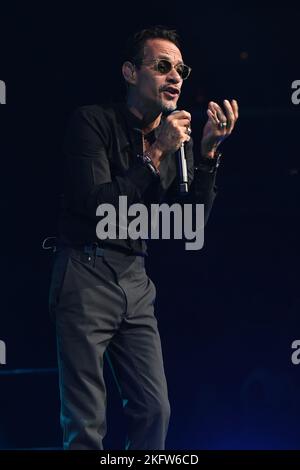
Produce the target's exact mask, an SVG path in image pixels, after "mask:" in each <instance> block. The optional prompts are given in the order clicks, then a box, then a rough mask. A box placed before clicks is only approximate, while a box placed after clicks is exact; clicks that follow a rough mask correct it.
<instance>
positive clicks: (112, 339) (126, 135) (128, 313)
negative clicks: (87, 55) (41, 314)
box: [50, 27, 238, 449]
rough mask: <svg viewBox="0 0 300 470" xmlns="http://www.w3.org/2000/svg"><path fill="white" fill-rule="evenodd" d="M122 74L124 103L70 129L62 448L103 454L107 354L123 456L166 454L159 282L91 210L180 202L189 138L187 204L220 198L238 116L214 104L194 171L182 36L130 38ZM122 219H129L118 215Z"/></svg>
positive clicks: (80, 113)
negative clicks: (123, 434)
mask: <svg viewBox="0 0 300 470" xmlns="http://www.w3.org/2000/svg"><path fill="white" fill-rule="evenodd" d="M125 59H126V60H125V61H124V63H123V66H122V72H123V76H124V79H125V81H126V84H127V91H128V92H127V99H126V103H124V104H115V105H112V106H106V107H103V106H98V105H93V106H83V107H81V108H79V109H77V110H76V111H75V113H74V114H73V116H72V119H71V120H70V124H69V128H68V131H67V135H66V139H65V144H64V152H65V155H66V178H65V192H64V196H63V205H62V213H61V217H60V235H59V243H58V246H57V251H56V255H55V256H56V259H55V263H54V269H53V276H52V283H51V290H50V312H51V315H52V317H53V319H54V321H55V324H56V331H57V345H58V364H59V380H60V391H61V424H62V428H63V432H64V448H65V449H103V444H102V440H103V437H104V436H105V433H106V419H105V407H106V388H105V382H104V378H103V359H104V354H105V355H106V358H107V360H108V361H109V364H110V366H111V368H112V370H113V373H114V376H115V378H116V380H117V383H118V386H119V390H120V394H121V397H122V400H123V407H124V413H125V416H126V418H127V426H128V428H127V440H126V449H164V448H165V439H166V435H167V429H168V424H169V417H170V405H169V400H168V392H167V383H166V378H165V373H164V367H163V358H162V351H161V344H160V338H159V332H158V329H157V321H156V318H155V315H154V307H153V304H154V300H155V294H156V290H155V286H154V284H153V282H152V281H151V280H150V279H149V277H148V276H147V274H146V271H145V265H144V258H145V255H146V245H145V241H144V240H141V239H138V240H133V239H130V238H127V239H122V238H120V237H116V238H113V237H111V238H110V239H108V240H105V241H103V240H102V241H101V240H99V238H98V237H97V235H96V225H97V221H98V220H99V218H98V217H96V210H97V207H98V206H99V205H100V204H103V203H109V204H111V205H113V206H114V207H115V208H116V210H118V204H119V196H126V197H127V203H128V206H130V205H131V204H133V203H136V202H139V203H141V202H144V203H148V204H149V203H150V202H153V201H159V202H161V201H164V200H167V201H174V200H176V198H178V187H177V183H178V178H177V167H176V151H177V150H178V148H179V147H180V146H181V144H182V143H185V146H186V148H185V152H186V159H187V167H188V168H187V169H188V177H189V191H190V197H192V198H193V200H194V201H195V202H198V203H204V204H205V209H206V211H205V213H206V218H207V216H208V213H209V211H210V208H211V205H212V202H213V199H214V197H215V186H214V185H215V176H216V166H217V163H218V151H217V147H218V145H219V144H220V142H221V141H222V140H223V139H224V138H225V137H226V136H228V135H229V134H230V133H231V132H232V130H233V128H234V125H235V122H236V119H237V117H238V108H237V103H236V101H232V102H231V103H230V102H229V101H224V110H222V108H221V107H220V106H219V105H218V104H216V103H213V102H211V103H210V104H209V109H208V111H207V113H208V118H209V119H208V122H207V124H206V125H205V128H204V131H203V138H202V143H201V152H202V155H201V158H200V159H199V162H198V170H197V173H196V171H194V165H193V151H192V141H191V137H190V129H191V115H190V113H188V112H187V111H183V110H181V111H179V112H176V113H172V114H171V112H172V111H174V110H175V109H176V108H177V102H178V99H179V96H180V93H181V87H182V84H183V80H184V79H186V78H187V77H188V75H189V73H190V68H189V67H188V66H186V65H185V64H184V63H183V59H182V56H181V52H180V48H179V43H178V36H177V34H176V32H175V31H173V30H167V29H164V28H162V27H154V28H151V29H147V30H143V31H141V32H139V33H137V34H135V36H134V37H133V38H132V39H131V40H129V42H128V47H127V51H126V57H125ZM120 215H121V216H122V215H124V214H120Z"/></svg>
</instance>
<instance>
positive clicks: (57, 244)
mask: <svg viewBox="0 0 300 470" xmlns="http://www.w3.org/2000/svg"><path fill="white" fill-rule="evenodd" d="M50 240H52V242H51V245H50V244H48V243H49V241H50ZM42 247H43V249H44V250H51V249H52V251H53V252H55V251H57V250H58V249H59V248H74V249H75V250H80V251H83V252H84V253H86V254H88V255H96V256H103V255H104V253H105V251H117V252H119V253H123V254H126V255H136V256H146V253H144V252H137V251H134V250H133V249H127V248H125V247H122V246H118V245H109V246H108V245H107V246H105V247H100V246H98V245H97V243H91V244H88V245H81V244H75V243H64V242H61V241H59V240H57V237H47V238H45V240H44V241H43V244H42Z"/></svg>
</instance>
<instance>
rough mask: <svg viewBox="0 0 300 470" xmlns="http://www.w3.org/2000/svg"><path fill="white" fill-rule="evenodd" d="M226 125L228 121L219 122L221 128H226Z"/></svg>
mask: <svg viewBox="0 0 300 470" xmlns="http://www.w3.org/2000/svg"><path fill="white" fill-rule="evenodd" d="M226 126H227V121H221V122H219V128H220V129H225V127H226Z"/></svg>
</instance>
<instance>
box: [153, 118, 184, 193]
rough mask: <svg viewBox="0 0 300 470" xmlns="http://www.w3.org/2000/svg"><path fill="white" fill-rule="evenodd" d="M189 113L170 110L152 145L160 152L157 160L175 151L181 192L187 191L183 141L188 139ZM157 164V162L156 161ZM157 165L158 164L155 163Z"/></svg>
mask: <svg viewBox="0 0 300 470" xmlns="http://www.w3.org/2000/svg"><path fill="white" fill-rule="evenodd" d="M190 134H191V115H190V113H188V112H187V111H179V110H175V111H172V112H171V113H170V114H169V115H168V116H167V117H166V119H165V121H164V123H163V124H162V126H161V129H160V132H159V135H158V137H157V139H156V141H155V143H154V144H153V147H155V148H156V149H158V150H159V151H160V153H161V156H160V158H159V160H160V161H161V160H163V158H164V157H165V155H166V154H168V153H174V152H176V155H177V159H178V172H179V188H180V192H181V193H183V194H184V193H187V192H188V176H187V165H186V158H185V151H184V143H185V142H188V141H189V140H190V138H191V137H190ZM156 164H157V163H156ZM157 167H158V165H157Z"/></svg>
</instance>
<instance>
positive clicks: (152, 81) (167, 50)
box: [134, 39, 183, 112]
mask: <svg viewBox="0 0 300 470" xmlns="http://www.w3.org/2000/svg"><path fill="white" fill-rule="evenodd" d="M153 59H168V60H169V61H170V62H171V63H172V65H173V67H172V69H171V70H170V71H169V72H168V73H166V74H162V73H161V72H159V71H158V70H157V69H156V67H155V65H156V64H155V62H151V61H153ZM179 63H183V60H182V56H181V53H180V50H179V49H178V47H177V46H175V44H173V43H172V42H170V41H168V40H165V39H148V40H147V41H146V43H145V46H144V57H143V62H142V64H141V65H140V66H139V67H136V77H137V81H136V85H135V86H134V93H135V94H137V98H138V99H139V100H140V101H141V102H142V103H143V105H145V106H146V107H148V108H149V109H153V110H154V111H158V112H167V111H174V109H176V107H177V101H178V98H179V95H180V90H181V86H182V78H181V77H180V75H179V74H178V72H177V71H176V70H175V68H174V66H175V65H177V64H179Z"/></svg>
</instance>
